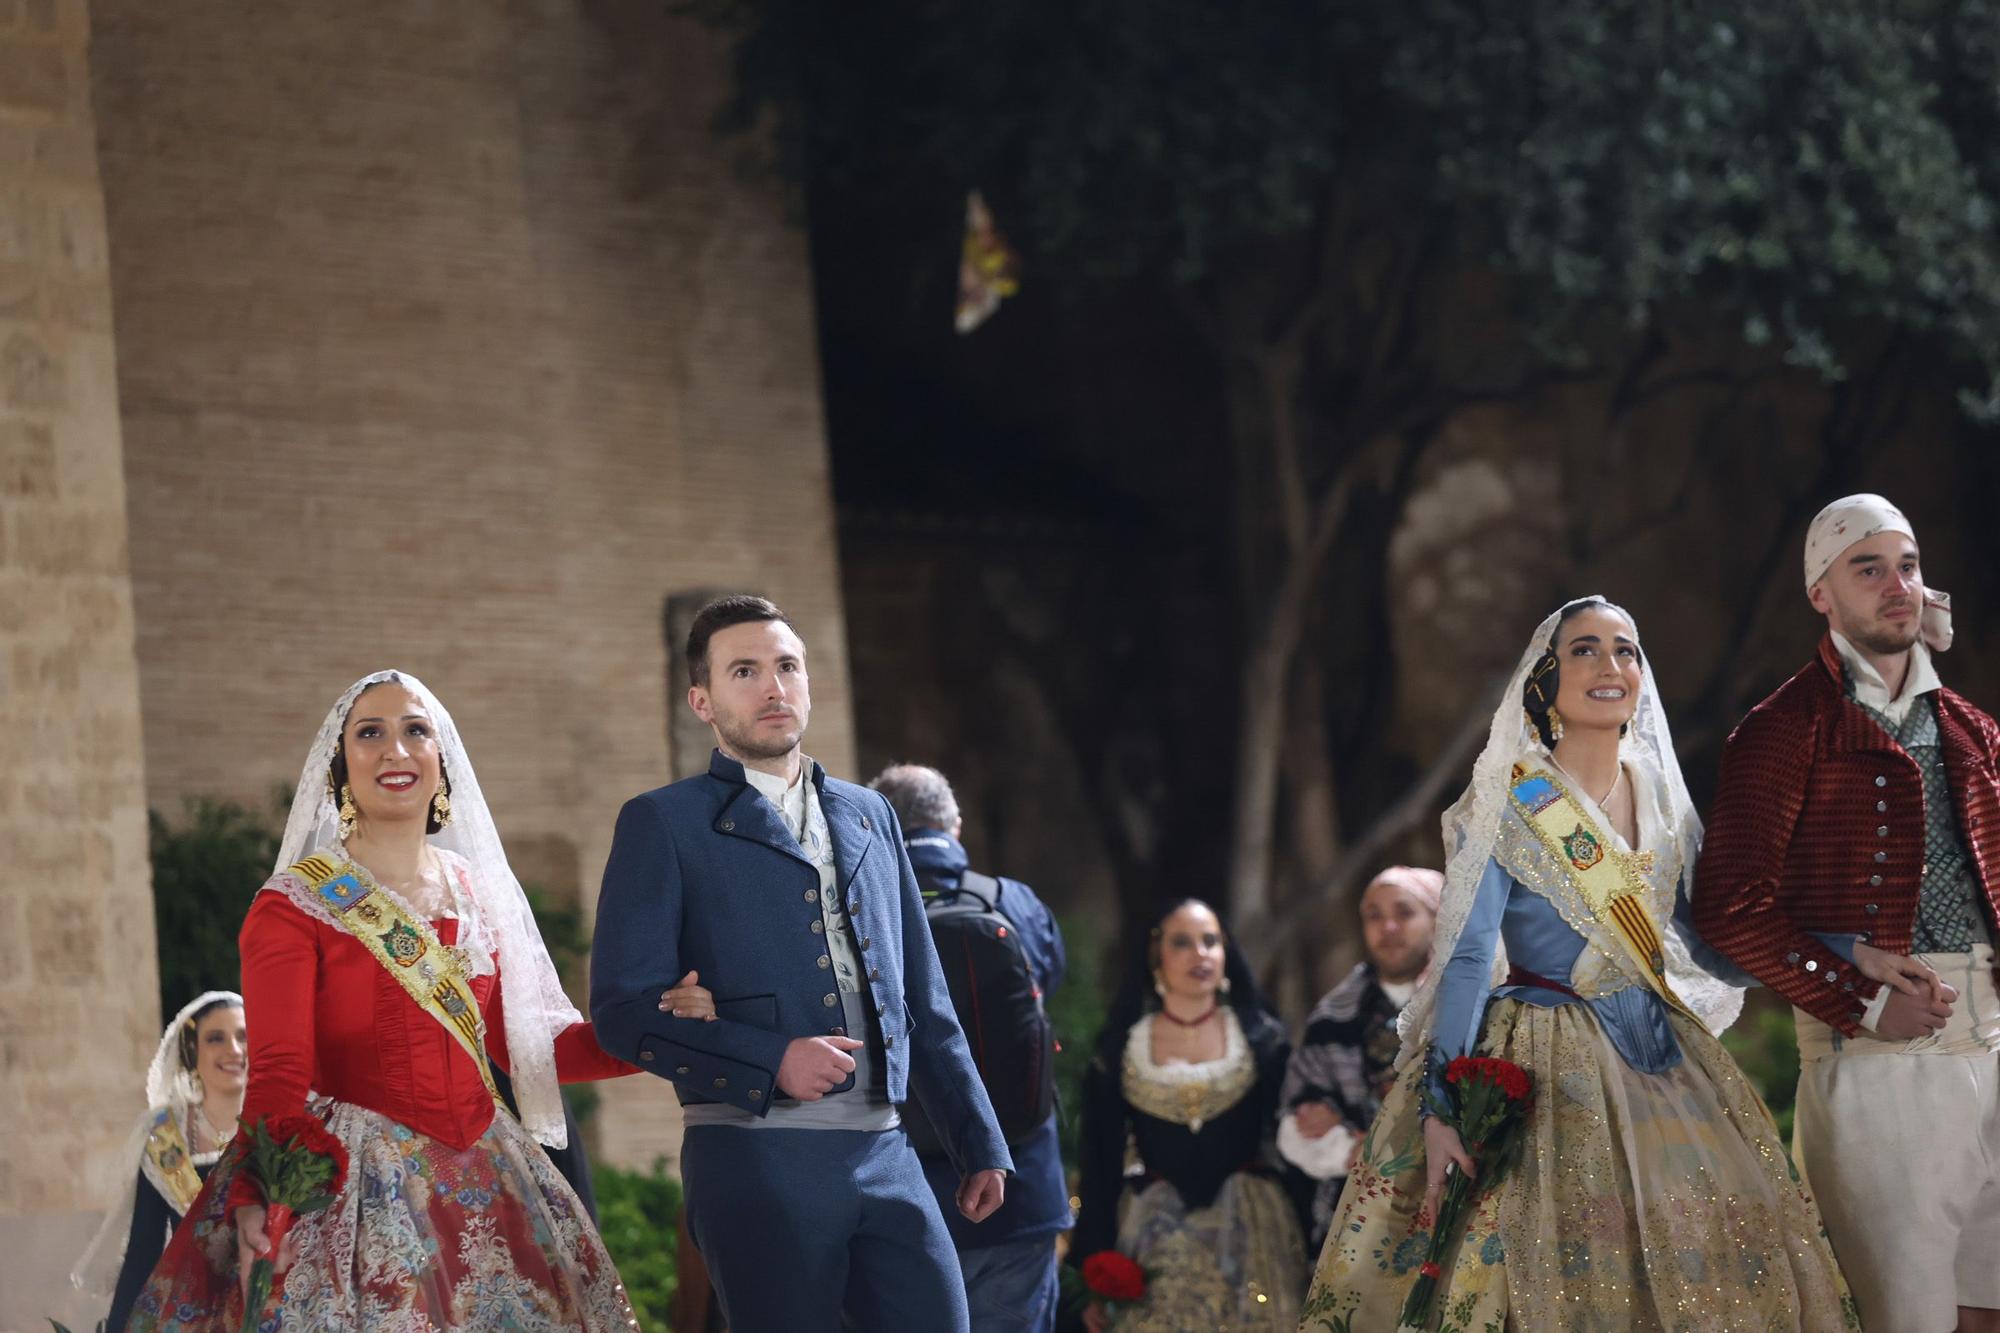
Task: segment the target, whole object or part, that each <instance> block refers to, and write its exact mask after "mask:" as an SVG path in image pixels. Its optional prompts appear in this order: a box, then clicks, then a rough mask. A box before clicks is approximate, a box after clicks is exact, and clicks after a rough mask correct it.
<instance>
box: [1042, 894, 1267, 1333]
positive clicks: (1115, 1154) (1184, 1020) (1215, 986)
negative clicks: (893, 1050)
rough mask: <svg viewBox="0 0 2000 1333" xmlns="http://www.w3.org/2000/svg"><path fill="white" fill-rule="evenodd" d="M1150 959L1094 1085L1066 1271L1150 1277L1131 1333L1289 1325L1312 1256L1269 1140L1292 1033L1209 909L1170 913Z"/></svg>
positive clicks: (1135, 980)
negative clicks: (1106, 1263) (1131, 1165)
mask: <svg viewBox="0 0 2000 1333" xmlns="http://www.w3.org/2000/svg"><path fill="white" fill-rule="evenodd" d="M1141 956H1142V957H1143V959H1144V966H1143V967H1141V968H1138V969H1136V970H1135V972H1134V974H1133V976H1132V977H1131V978H1130V979H1129V980H1128V981H1127V982H1126V984H1125V986H1124V988H1123V989H1122V990H1121V991H1120V993H1119V996H1118V999H1117V1001H1116V1002H1115V1003H1114V1004H1113V1006H1112V1009H1111V1014H1110V1017H1109V1019H1108V1021H1107V1022H1106V1023H1105V1027H1104V1031H1103V1033H1102V1035H1101V1036H1100V1037H1099V1038H1098V1043H1097V1055H1096V1058H1094V1059H1093V1060H1092V1061H1091V1063H1090V1068H1089V1070H1088V1072H1087V1073H1086V1074H1085V1075H1084V1091H1083V1133H1082V1140H1081V1143H1080V1153H1081V1157H1082V1161H1081V1168H1082V1169H1081V1174H1082V1178H1083V1180H1082V1201H1083V1206H1082V1208H1081V1209H1080V1210H1079V1212H1078V1214H1077V1224H1076V1230H1075V1232H1074V1233H1072V1235H1071V1237H1070V1250H1069V1254H1070V1260H1071V1262H1074V1263H1081V1262H1083V1261H1084V1260H1087V1259H1088V1258H1089V1257H1090V1256H1091V1255H1093V1254H1096V1253H1098V1252H1099V1251H1102V1250H1110V1249H1116V1250H1117V1251H1119V1252H1120V1253H1122V1254H1125V1255H1126V1256H1128V1257H1130V1258H1131V1259H1133V1260H1136V1261H1137V1262H1138V1264H1139V1265H1140V1267H1142V1268H1143V1269H1145V1271H1146V1282H1147V1291H1146V1295H1145V1298H1144V1299H1143V1300H1141V1301H1140V1302H1138V1303H1137V1304H1135V1305H1132V1306H1130V1307H1121V1308H1120V1310H1119V1312H1118V1318H1117V1326H1118V1328H1120V1329H1121V1330H1123V1329H1137V1330H1153V1331H1156V1333H1211V1330H1214V1329H1219V1328H1229V1329H1235V1330H1239V1331H1241V1330H1252V1329H1284V1330H1290V1329H1292V1328H1293V1327H1294V1326H1295V1325H1296V1324H1297V1322H1298V1313H1299V1296H1300V1293H1301V1291H1302V1289H1303V1288H1304V1286H1305V1250H1304V1242H1303V1241H1302V1240H1301V1238H1300V1227H1299V1218H1298V1214H1297V1212H1296V1211H1295V1209H1294V1207H1293V1204H1292V1202H1291V1200H1290V1199H1289V1198H1288V1196H1287V1194H1286V1192H1285V1189H1284V1187H1283V1186H1282V1185H1281V1184H1280V1183H1279V1180H1278V1172H1277V1169H1276V1159H1275V1155H1274V1153H1273V1151H1272V1144H1271V1139H1272V1134H1273V1133H1274V1131H1275V1127H1276V1123H1277V1106H1278V1089H1279V1087H1280V1085H1281V1084H1282V1083H1283V1082H1284V1077H1285V1059H1286V1057H1287V1056H1288V1055H1289V1054H1290V1053H1291V1046H1290V1043H1289V1042H1287V1041H1286V1039H1285V1030H1284V1027H1283V1026H1282V1025H1281V1024H1280V1023H1279V1022H1278V1020H1277V1019H1276V1018H1275V1017H1274V1016H1273V1015H1272V1014H1271V1013H1270V1011H1269V1010H1267V1009H1265V1008H1264V1006H1263V1003H1262V1001H1261V1000H1260V999H1259V998H1258V995H1257V983H1256V980H1255V978H1254V977H1253V976H1252V974H1251V972H1250V967H1249V964H1248V963H1247V962H1246V961H1245V960H1244V958H1243V956H1242V954H1241V953H1239V952H1238V951H1237V949H1236V946H1235V944H1234V943H1233V942H1232V941H1231V940H1230V939H1229V936H1228V934H1227V932H1225V931H1224V929H1223V926H1222V922H1221V920H1220V919H1219V918H1218V917H1217V916H1216V914H1215V909H1213V908H1212V907H1210V906H1209V905H1208V904H1207V903H1204V902H1201V901H1199V900H1197V899H1193V898H1190V899H1187V900H1185V901H1183V902H1179V903H1175V904H1174V905H1173V906H1172V907H1170V908H1169V909H1168V910H1167V911H1166V912H1165V913H1164V914H1162V915H1161V917H1160V918H1159V920H1158V921H1157V922H1155V923H1154V924H1153V926H1152V928H1151V929H1150V930H1149V931H1148V932H1147V936H1146V946H1145V948H1144V950H1143V951H1142V954H1141ZM1128 1142H1129V1143H1130V1144H1131V1145H1132V1146H1133V1147H1134V1148H1135V1149H1136V1151H1137V1154H1138V1159H1139V1163H1140V1165H1141V1167H1142V1168H1143V1172H1144V1174H1143V1176H1142V1177H1141V1178H1140V1179H1138V1180H1136V1181H1128V1179H1127V1172H1126V1147H1127V1144H1128ZM1128 1185H1129V1187H1130V1188H1131V1189H1132V1190H1133V1191H1134V1194H1133V1197H1132V1200H1131V1203H1130V1205H1129V1207H1128V1208H1127V1209H1126V1211H1125V1214H1124V1218H1123V1220H1122V1222H1121V1220H1120V1217H1119V1204H1120V1200H1121V1198H1123V1196H1124V1195H1125V1193H1126V1190H1127V1188H1128ZM1084 1322H1085V1324H1086V1325H1088V1326H1089V1328H1090V1329H1091V1333H1102V1331H1103V1330H1104V1329H1105V1328H1106V1327H1108V1319H1107V1315H1106V1312H1105V1309H1104V1307H1103V1306H1102V1305H1101V1304H1097V1303H1095V1302H1093V1303H1092V1304H1091V1305H1090V1306H1089V1308H1088V1309H1086V1311H1085V1313H1084Z"/></svg>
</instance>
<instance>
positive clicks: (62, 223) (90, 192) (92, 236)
mask: <svg viewBox="0 0 2000 1333" xmlns="http://www.w3.org/2000/svg"><path fill="white" fill-rule="evenodd" d="M48 199H49V241H50V253H49V258H50V260H52V261H53V262H54V263H56V264H59V265H61V266H62V267H63V268H64V269H66V270H68V271H69V272H71V273H81V274H90V275H101V274H104V273H105V272H106V271H107V270H108V269H109V268H110V256H109V255H108V254H107V252H106V248H105V236H104V210H103V208H102V206H101V205H100V204H99V202H98V194H97V191H96V190H94V189H88V188H77V187H75V186H66V187H63V188H61V189H50V190H49V191H48Z"/></svg>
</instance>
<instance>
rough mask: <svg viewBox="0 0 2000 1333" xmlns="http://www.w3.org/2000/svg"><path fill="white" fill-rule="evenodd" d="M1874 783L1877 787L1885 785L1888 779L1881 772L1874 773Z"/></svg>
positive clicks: (1887, 783)
mask: <svg viewBox="0 0 2000 1333" xmlns="http://www.w3.org/2000/svg"><path fill="white" fill-rule="evenodd" d="M1875 785H1876V786H1878V787H1886V786H1888V785H1889V779H1887V778H1885V777H1883V776H1882V775H1881V774H1879V773H1878V774H1876V775H1875Z"/></svg>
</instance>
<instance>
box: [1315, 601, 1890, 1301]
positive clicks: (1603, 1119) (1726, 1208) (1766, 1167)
mask: <svg viewBox="0 0 2000 1333" xmlns="http://www.w3.org/2000/svg"><path fill="white" fill-rule="evenodd" d="M1699 836H1700V825H1699V822H1698V821H1697V820H1696V818H1695V816H1694V813H1693V810H1692V808H1691V806H1690V804H1689V801H1688V797H1687V792H1686V789H1685V787H1684V786H1683V785H1682V781H1681V774H1680V768H1679V764H1678V761H1677V760H1676V759H1675V757H1674V751H1673V742H1672V739H1671V737H1670V735H1669V733H1668V730H1667V726H1666V718H1665V714H1664V711H1663V710H1662V709H1661V707H1660V703H1659V698H1658V695H1657V693H1656V691H1655V688H1654V684H1653V679H1652V672H1651V670H1650V668H1649V667H1648V666H1647V665H1646V664H1645V661H1644V657H1643V655H1642V653H1641V651H1640V648H1639V643H1638V631H1637V629H1636V628H1635V627H1634V625H1633V623H1632V619H1631V617H1630V616H1628V615H1627V614H1625V613H1624V612H1623V611H1622V610H1620V609H1618V608H1617V607H1615V606H1613V605H1611V604H1610V603H1608V602H1605V601H1604V600H1603V599H1602V598H1586V599H1583V600H1582V601H1578V602H1572V603H1570V604H1568V605H1567V606H1565V607H1563V608H1562V610H1560V611H1558V612H1557V613H1556V614H1555V615H1553V616H1550V617H1549V618H1548V619H1547V620H1545V621H1544V622H1543V623H1542V626H1541V627H1540V629H1539V630H1538V631H1537V632H1536V635H1535V637H1534V638H1533V640H1531V642H1530V645H1529V648H1528V650H1527V652H1526V653H1525V654H1524V655H1523V657H1522V659H1521V664H1520V666H1519V668H1518V669H1517V670H1516V672H1515V675H1514V679H1513V682H1512V684H1511V686H1510V688H1509V690H1508V693H1507V694H1506V695H1505V696H1504V697H1503V699H1502V702H1501V707H1500V711H1499V713H1498V714H1497V715H1496V716H1495V718H1494V721H1493V725H1492V729H1491V731H1490V733H1489V737H1488V742H1487V747H1486V750H1485V752H1484V753H1482V754H1481V756H1480V759H1479V762H1478V765H1477V766H1476V767H1475V769H1474V773H1473V780H1472V785H1471V786H1470V787H1469V788H1468V789H1467V791H1466V793H1465V795H1464V796H1462V797H1461V798H1460V799H1459V801H1458V802H1457V804H1455V805H1454V806H1453V807H1452V808H1451V810H1450V811H1448V812H1447V813H1446V816H1445V837H1446V846H1447V849H1448V851H1449V852H1450V856H1449V860H1448V863H1447V870H1446V888H1445V897H1444V902H1443V904H1442V910H1441V912H1440V916H1439V921H1438V933H1437V954H1436V956H1437V958H1438V959H1439V960H1441V964H1442V965H1441V966H1439V967H1437V968H1436V969H1435V971H1434V973H1433V976H1432V978H1431V979H1430V980H1429V981H1427V982H1426V983H1425V985H1424V986H1423V987H1422V988H1421V989H1420V990H1419V991H1418V993H1417V995H1416V997H1415V998H1414V999H1412V1001H1411V1003H1410V1005H1409V1007H1408V1008H1406V1009H1405V1010H1404V1011H1403V1018H1402V1030H1403V1048H1402V1052H1401V1055H1400V1056H1399V1065H1400V1072H1399V1074H1398V1077H1397V1081H1396V1084H1395V1086H1394V1088H1393V1089H1392V1090H1391V1092H1390V1094H1389V1097H1388V1099H1387V1100H1386V1101H1385V1102H1384V1104H1383V1107H1382V1110H1381V1113H1380V1114H1379V1115H1378V1116H1377V1118H1376V1121H1375V1124H1374V1126H1373V1127H1372V1128H1371V1129H1370V1131H1369V1134H1368V1137H1367V1139H1366V1140H1365V1141H1364V1142H1363V1145H1362V1152H1361V1159H1360V1161H1359V1163H1358V1164H1357V1166H1356V1169H1355V1171H1354V1174H1353V1176H1352V1177H1351V1178H1350V1179H1349V1182H1348V1185H1347V1189H1346V1192H1345V1193H1344V1194H1343V1195H1342V1198H1341V1202H1340V1207H1339V1210H1338V1212H1337V1214H1336V1216H1335V1218H1334V1224H1333V1228H1332V1230H1331V1231H1330V1232H1329V1233H1328V1236H1327V1240H1326V1245H1325V1248H1324V1249H1323V1250H1322V1252H1321V1254H1320V1258H1319V1266H1318V1272H1317V1274H1316V1276H1315V1278H1314V1281H1313V1288H1312V1292H1311V1293H1310V1295H1309V1296H1308V1298H1307V1302H1306V1307H1305V1317H1304V1320H1303V1322H1302V1324H1301V1328H1304V1329H1315V1330H1330V1331H1332V1333H1362V1330H1367V1331H1368V1333H1376V1331H1377V1330H1388V1329H1393V1328H1396V1327H1397V1325H1398V1318H1399V1313H1400V1310H1401V1307H1402V1304H1403V1301H1404V1299H1405V1298H1406V1297H1407V1295H1408V1294H1409V1290H1410V1287H1411V1285H1412V1283H1413V1282H1414V1281H1415V1279H1416V1277H1417V1268H1418V1266H1419V1265H1420V1264H1421V1263H1422V1262H1423V1261H1424V1253H1425V1248H1426V1245H1427V1243H1428V1241H1429V1232H1428V1223H1427V1221H1426V1219H1427V1218H1428V1217H1429V1216H1431V1215H1432V1214H1433V1213H1434V1211H1435V1205H1436V1200H1437V1195H1438V1190H1439V1188H1440V1186H1441V1183H1442V1181H1443V1179H1444V1174H1445V1170H1446V1167H1447V1165H1448V1164H1449V1165H1451V1166H1452V1167H1453V1168H1454V1169H1457V1170H1470V1169H1473V1167H1472V1163H1471V1159H1470V1158H1469V1156H1468V1155H1467V1154H1466V1152H1465V1148H1464V1145H1463V1144H1462V1143H1460V1141H1459V1138H1458V1134H1457V1131H1455V1130H1454V1129H1452V1128H1451V1126H1449V1125H1447V1124H1445V1123H1444V1122H1443V1121H1440V1120H1436V1119H1431V1118H1428V1117H1426V1116H1424V1115H1423V1113H1422V1111H1421V1107H1420V1098H1419V1093H1420V1090H1421V1088H1422V1085H1423V1084H1424V1083H1425V1082H1426V1081H1427V1080H1428V1081H1429V1082H1430V1083H1431V1086H1432V1088H1433V1091H1434V1092H1435V1093H1436V1094H1438V1095H1440V1096H1442V1095H1443V1093H1444V1084H1443V1077H1442V1075H1443V1069H1444V1066H1445V1064H1446V1062H1448V1061H1449V1060H1450V1059H1452V1058H1454V1057H1456V1056H1459V1055H1466V1054H1473V1053H1478V1054H1484V1055H1492V1056H1498V1057H1500V1058H1502V1059H1506V1060H1511V1061H1513V1062H1514V1063H1515V1064H1518V1065H1520V1066H1521V1067H1522V1068H1524V1069H1526V1070H1527V1071H1528V1073H1529V1074H1530V1076H1531V1077H1532V1078H1533V1080H1534V1103H1533V1107H1532V1109H1531V1111H1530V1113H1529V1117H1528V1120H1527V1124H1526V1128H1525V1139H1524V1150H1523V1153H1522V1155H1521V1158H1520V1159H1519V1161H1518V1163H1517V1164H1516V1166H1515V1167H1514V1169H1513V1171H1512V1172H1511V1173H1510V1174H1509V1175H1508V1176H1507V1177H1506V1178H1505V1179H1504V1180H1502V1181H1501V1182H1500V1183H1499V1184H1498V1186H1497V1187H1496V1188H1495V1189H1493V1190H1492V1191H1490V1192H1487V1193H1485V1194H1483V1195H1481V1196H1478V1201H1477V1203H1476V1205H1475V1207H1474V1209H1473V1211H1472V1214H1471V1216H1470V1218H1469V1221H1468V1223H1467V1226H1466V1229H1465V1232H1464V1235H1463V1239H1462V1240H1460V1241H1459V1242H1458V1244H1457V1246H1456V1249H1455V1251H1450V1252H1447V1255H1446V1257H1445V1260H1444V1262H1443V1263H1442V1265H1441V1267H1442V1269H1443V1273H1442V1276H1441V1277H1440V1279H1439V1286H1438V1297H1437V1300H1436V1303H1435V1304H1434V1305H1433V1307H1432V1311H1431V1316H1430V1320H1429V1323H1428V1325H1427V1327H1429V1328H1441V1329H1447V1330H1453V1331H1454V1333H1472V1331H1474V1330H1478V1331H1479V1333H1488V1331H1490V1333H1501V1331H1502V1330H1522V1331H1524V1333H1544V1331H1545V1330H1548V1331H1551V1333H1553V1331H1555V1330H1578V1331H1582V1330H1589V1331H1590V1333H1598V1331H1599V1330H1663V1331H1664V1330H1681V1329H1701V1330H1704V1331H1711V1330H1712V1331H1717V1333H1719V1331H1721V1330H1742V1331H1743V1333H1751V1331H1753V1330H1754V1333H1771V1330H1780V1329H1784V1330H1790V1329H1810V1330H1813V1331H1814V1333H1831V1331H1832V1330H1838V1329H1853V1328H1856V1327H1857V1325H1856V1323H1855V1320H1854V1315H1853V1309H1852V1303H1851V1301H1850V1300H1849V1299H1848V1295H1847V1288H1846V1284H1845V1283H1844V1282H1843V1281H1842V1279H1841V1276H1840V1273H1839V1270H1838V1269H1837V1268H1836V1267H1835V1264H1834V1258H1833V1253H1832V1250H1831V1248H1830V1247H1829V1245H1828V1243H1827V1239H1826V1233H1825V1231H1824V1229H1823V1228H1822V1226H1821V1224H1820V1217H1819V1212H1818V1209H1817V1208H1816V1207H1815V1206H1814V1204H1813V1202H1812V1199H1811V1197H1810V1196H1809V1195H1808V1194H1807V1192H1806V1190H1805V1188H1804V1187H1803V1186H1802V1185H1801V1184H1800V1182H1799V1179H1798V1177H1797V1175H1796V1174H1795V1173H1794V1172H1793V1171H1792V1169H1791V1164H1790V1161H1789V1160H1788V1158H1787V1157H1786V1155H1785V1145H1784V1142H1783V1140H1781V1139H1780V1138H1779V1136H1778V1133H1777V1130H1776V1128H1775V1127H1774V1126H1773V1125H1772V1123H1771V1118H1770V1115H1769V1113H1768V1112H1767V1111H1766V1110H1765V1109H1764V1106H1763V1103H1762V1102H1760V1101H1759V1100H1758V1098H1757V1096H1756V1093H1755V1092H1754V1091H1753V1090H1752V1089H1751V1087H1750V1086H1749V1084H1748V1083H1747V1082H1746V1081H1745V1079H1744V1078H1743V1076H1742V1073H1741V1072H1740V1071H1739V1070H1738V1069H1737V1067H1736V1064H1735V1062H1734V1061H1733V1060H1731V1059H1730V1057H1729V1055H1728V1054H1727V1053H1726V1052H1725V1051H1724V1050H1723V1048H1722V1045H1721V1043H1720V1042H1718V1041H1717V1040H1716V1039H1715V1035H1714V1034H1715V1033H1716V1032H1719V1031H1721V1030H1722V1029H1723V1028H1725V1027H1727V1026H1728V1025H1729V1023H1731V1022H1733V1021H1734V1019H1735V1016H1736V1014H1737V1012H1738V1011H1739V1009H1740V1008H1741V1004H1742V996H1741V992H1740V990H1738V989H1737V986H1738V985H1739V984H1741V982H1743V981H1744V980H1747V979H1745V978H1742V977H1741V975H1740V974H1737V973H1735V972H1734V971H1733V970H1732V969H1729V968H1728V967H1727V965H1726V964H1725V963H1723V962H1722V960H1720V958H1719V957H1717V956H1716V955H1714V954H1713V953H1711V952H1710V951H1708V950H1706V949H1705V948H1703V947H1702V946H1701V945H1700V942H1699V940H1697V939H1695V938H1694V937H1693V935H1692V932H1690V931H1687V930H1685V928H1684V927H1683V926H1682V925H1681V923H1680V921H1679V919H1678V918H1679V917H1680V916H1681V915H1683V914H1682V913H1680V912H1678V911H1677V907H1676V905H1677V902H1679V901H1681V899H1680V886H1681V885H1682V883H1683V882H1684V876H1686V875H1687V874H1689V873H1691V871H1692V869H1693V864H1694V852H1695V849H1696V846H1697V844H1698V841H1699ZM1864 947H1865V946H1864ZM1697 957H1699V958H1700V959H1701V960H1702V963H1703V964H1705V965H1706V967H1704V966H1700V965H1697V963H1696V961H1695V959H1696V958H1697ZM1859 961H1861V960H1860V959H1857V962H1859ZM1869 961H1870V965H1872V966H1879V965H1880V963H1879V960H1875V959H1871V960H1869ZM1711 969H1712V970H1711ZM1716 973H1721V974H1722V975H1724V976H1727V977H1728V978H1729V979H1728V980H1727V981H1725V980H1722V979H1720V978H1719V977H1718V975H1716ZM1474 1174H1475V1176H1476V1170H1475V1171H1474Z"/></svg>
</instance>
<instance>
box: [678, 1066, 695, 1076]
mask: <svg viewBox="0 0 2000 1333" xmlns="http://www.w3.org/2000/svg"><path fill="white" fill-rule="evenodd" d="M674 1072H675V1073H676V1074H692V1073H693V1072H694V1071H693V1070H692V1069H689V1068H688V1067H687V1066H686V1065H675V1066H674Z"/></svg>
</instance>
